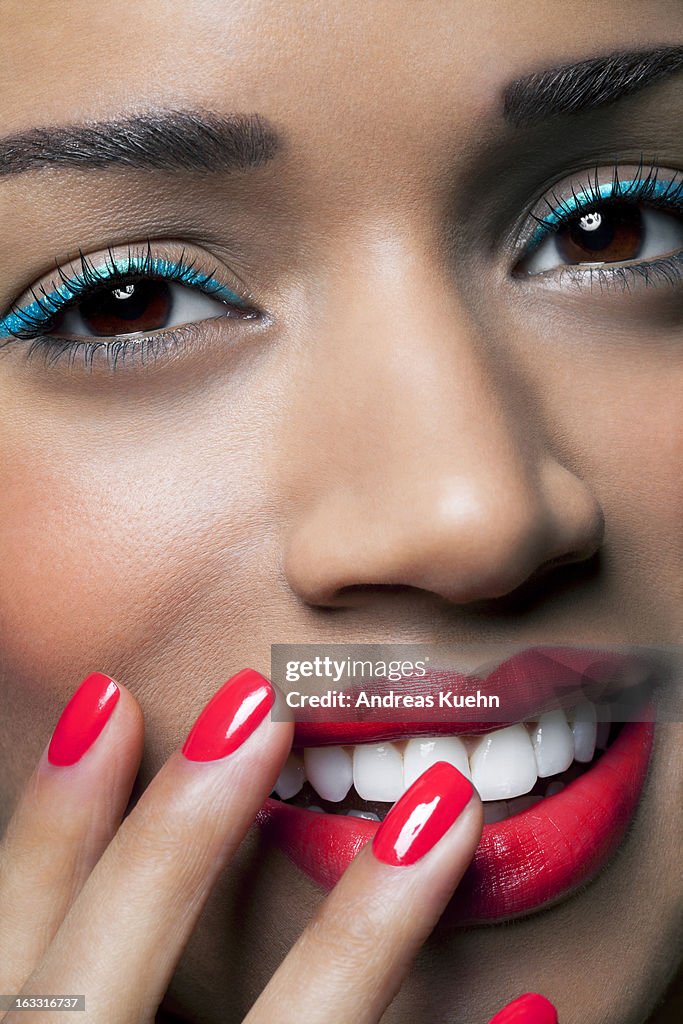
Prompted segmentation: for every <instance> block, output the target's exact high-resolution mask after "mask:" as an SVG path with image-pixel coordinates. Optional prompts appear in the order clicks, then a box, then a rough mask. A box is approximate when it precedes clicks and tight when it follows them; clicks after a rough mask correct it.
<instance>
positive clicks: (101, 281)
mask: <svg viewBox="0 0 683 1024" xmlns="http://www.w3.org/2000/svg"><path fill="white" fill-rule="evenodd" d="M170 247H171V243H168V242H166V243H159V244H158V245H157V246H155V248H158V249H159V250H166V255H160V254H155V253H154V252H153V249H152V243H151V242H148V243H147V244H146V246H144V247H143V248H141V249H140V248H138V249H137V250H136V249H135V248H133V247H132V246H128V247H127V248H126V250H125V251H123V252H116V250H114V249H112V248H110V249H108V250H107V251H106V253H104V254H102V257H101V258H99V256H95V257H91V256H87V255H84V254H83V253H81V255H80V257H79V260H78V263H80V269H76V263H77V261H75V260H73V261H71V263H70V264H69V265H68V266H70V268H71V269H70V270H69V269H64V268H62V267H59V266H58V267H57V277H56V278H55V277H53V279H52V280H50V281H47V282H42V283H39V284H37V285H34V286H33V287H32V288H31V289H30V290H29V296H30V297H22V298H21V299H19V300H18V301H17V302H15V303H13V305H12V306H11V308H10V310H9V312H8V313H7V314H6V315H5V316H4V317H0V337H6V336H7V337H11V336H14V337H18V338H21V337H22V336H24V337H26V336H27V335H29V334H30V331H31V330H33V331H34V332H35V329H36V328H38V329H39V328H40V326H41V325H47V324H49V323H50V320H51V319H52V318H53V317H54V316H56V314H57V313H61V312H62V311H63V310H65V309H67V308H68V307H69V306H73V305H75V304H76V303H77V302H78V300H79V299H81V298H83V297H85V296H87V295H88V294H89V293H90V292H92V291H93V290H95V289H96V288H98V287H107V285H108V284H110V283H111V282H117V281H122V280H125V279H126V278H130V279H133V278H135V277H136V276H138V277H150V278H157V279H163V280H169V281H174V282H176V283H179V284H184V285H186V286H187V287H188V288H194V289H196V290H199V291H202V292H204V293H205V294H207V295H210V296H211V297H213V298H215V299H216V300H217V301H222V302H225V304H226V305H232V306H235V307H237V308H239V309H243V310H244V311H245V312H249V311H251V310H253V308H254V307H253V303H252V302H251V299H250V297H249V296H248V294H247V293H246V289H244V288H242V294H240V292H238V291H236V290H234V289H232V288H230V287H228V286H227V285H225V284H223V283H222V282H221V281H219V280H218V278H217V277H216V276H215V274H216V270H217V267H216V265H215V264H214V266H213V269H212V270H210V271H203V270H200V269H198V262H199V260H198V259H197V258H194V259H192V258H190V259H188V258H186V253H187V247H186V246H180V255H179V256H177V257H172V256H170V255H168V250H169V248H170ZM31 336H33V334H31Z"/></svg>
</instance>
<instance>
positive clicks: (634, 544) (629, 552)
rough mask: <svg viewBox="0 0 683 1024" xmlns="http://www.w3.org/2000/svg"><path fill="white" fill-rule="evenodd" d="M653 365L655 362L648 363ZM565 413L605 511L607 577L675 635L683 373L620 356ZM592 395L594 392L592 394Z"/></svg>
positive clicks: (682, 571)
mask: <svg viewBox="0 0 683 1024" xmlns="http://www.w3.org/2000/svg"><path fill="white" fill-rule="evenodd" d="M653 362H654V361H653ZM624 364H625V366H624V369H623V371H622V372H619V370H618V368H617V369H616V370H615V372H613V373H612V375H611V378H610V376H608V375H605V376H604V377H603V379H602V385H601V386H598V387H595V388H594V393H593V395H592V396H590V395H583V396H581V400H580V401H579V403H578V405H577V406H574V407H573V408H572V411H571V420H572V425H571V427H568V429H572V430H573V432H574V436H575V437H576V436H577V434H578V436H580V438H581V442H580V443H581V449H582V456H581V458H582V468H581V471H582V473H583V474H584V475H585V476H586V477H587V478H589V480H590V484H591V487H592V489H593V492H594V493H595V495H596V497H597V498H598V500H599V501H600V503H601V505H602V507H603V510H604V512H605V519H606V532H605V550H606V552H607V556H608V559H607V562H606V565H607V563H608V568H609V575H610V578H611V579H613V580H615V581H619V583H620V584H621V587H622V590H623V594H624V595H627V596H628V601H629V602H631V603H633V602H635V605H637V607H638V609H639V614H640V615H642V616H645V617H647V618H648V619H649V621H650V622H651V623H652V626H653V629H654V630H655V632H657V627H659V632H658V634H657V638H658V639H662V638H663V637H662V635H661V631H662V629H664V630H665V631H666V632H667V635H668V633H669V632H671V635H672V636H676V635H677V634H678V629H679V628H680V622H681V600H680V599H681V589H680V588H681V579H682V578H683V530H682V529H681V524H683V474H681V466H682V465H683V431H682V430H681V402H680V395H681V393H683V374H682V373H681V370H680V368H679V367H678V366H677V365H676V361H675V360H673V359H672V360H671V363H670V365H669V367H668V368H667V367H666V366H665V365H664V362H663V361H662V360H657V362H656V364H655V365H650V366H648V364H647V363H644V362H641V363H640V365H637V372H636V369H633V368H632V369H630V370H629V366H628V360H627V359H625V360H624ZM596 396H597V397H596Z"/></svg>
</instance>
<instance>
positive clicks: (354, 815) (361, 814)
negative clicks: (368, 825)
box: [346, 811, 379, 821]
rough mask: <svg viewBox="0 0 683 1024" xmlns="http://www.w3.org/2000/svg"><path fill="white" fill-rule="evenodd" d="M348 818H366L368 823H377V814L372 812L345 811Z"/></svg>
mask: <svg viewBox="0 0 683 1024" xmlns="http://www.w3.org/2000/svg"><path fill="white" fill-rule="evenodd" d="M346 816H347V817H348V818H366V819H367V820H368V821H379V814H375V813H374V812H373V811H347V812H346Z"/></svg>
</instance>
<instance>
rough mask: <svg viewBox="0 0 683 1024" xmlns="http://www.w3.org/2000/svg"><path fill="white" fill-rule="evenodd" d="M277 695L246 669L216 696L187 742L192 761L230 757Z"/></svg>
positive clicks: (222, 687) (188, 754)
mask: <svg viewBox="0 0 683 1024" xmlns="http://www.w3.org/2000/svg"><path fill="white" fill-rule="evenodd" d="M274 701H275V691H274V689H273V687H272V686H271V685H270V683H269V682H268V680H267V679H266V678H265V677H264V676H262V675H260V673H258V672H255V671H254V669H253V668H243V669H242V671H241V672H238V673H237V674H236V675H234V676H232V678H231V679H228V681H227V683H224V685H223V686H221V688H220V690H219V691H218V692H217V693H215V694H214V695H213V697H212V698H211V700H210V701H209V703H208V704H207V705H206V707H205V708H204V710H203V711H202V713H201V714H200V716H199V718H198V719H197V721H196V722H195V723H194V725H193V726H192V728H191V729H190V732H189V735H188V737H187V739H186V740H185V745H184V747H183V750H182V752H183V754H184V755H185V757H186V758H187V759H188V760H189V761H215V760H216V759H217V758H219V757H225V756H226V754H231V753H232V752H233V750H237V748H238V747H239V746H240V745H241V744H242V743H244V741H245V740H246V739H247V737H248V736H251V734H252V732H253V731H254V729H256V727H257V726H258V725H260V723H261V722H262V721H263V719H264V718H265V717H266V715H267V714H268V712H269V711H270V709H271V708H272V706H273V703H274Z"/></svg>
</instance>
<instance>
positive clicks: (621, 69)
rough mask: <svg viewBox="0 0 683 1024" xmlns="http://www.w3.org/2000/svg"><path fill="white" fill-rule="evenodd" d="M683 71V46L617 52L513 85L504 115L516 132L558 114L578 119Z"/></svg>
mask: <svg viewBox="0 0 683 1024" xmlns="http://www.w3.org/2000/svg"><path fill="white" fill-rule="evenodd" d="M681 70H683V46H661V47H658V48H656V49H652V50H635V51H616V52H614V53H608V54H606V55H604V56H599V57H591V58H589V59H588V60H582V61H579V62H578V63H576V64H564V65H561V66H559V67H553V68H548V69H546V70H545V71H539V72H537V73H535V74H532V75H526V76H525V77H524V78H518V79H517V80H516V81H514V82H511V83H510V84H509V85H508V86H507V87H506V88H505V90H504V93H503V114H504V117H505V118H506V120H508V121H510V122H511V123H512V124H514V125H516V126H522V125H525V124H530V123H532V122H535V121H538V120H541V119H543V118H545V117H550V116H552V115H554V114H578V113H583V112H584V111H586V110H592V109H594V108H595V107H601V106H603V105H604V104H607V103H614V102H615V101H616V100H620V99H622V98H623V97H624V96H628V95H630V94H631V93H634V92H638V91H639V90H640V89H644V88H645V87H646V86H648V85H652V84H653V83H654V82H657V81H659V79H661V78H664V77H666V76H668V75H673V74H675V73H676V72H678V71H681Z"/></svg>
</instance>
